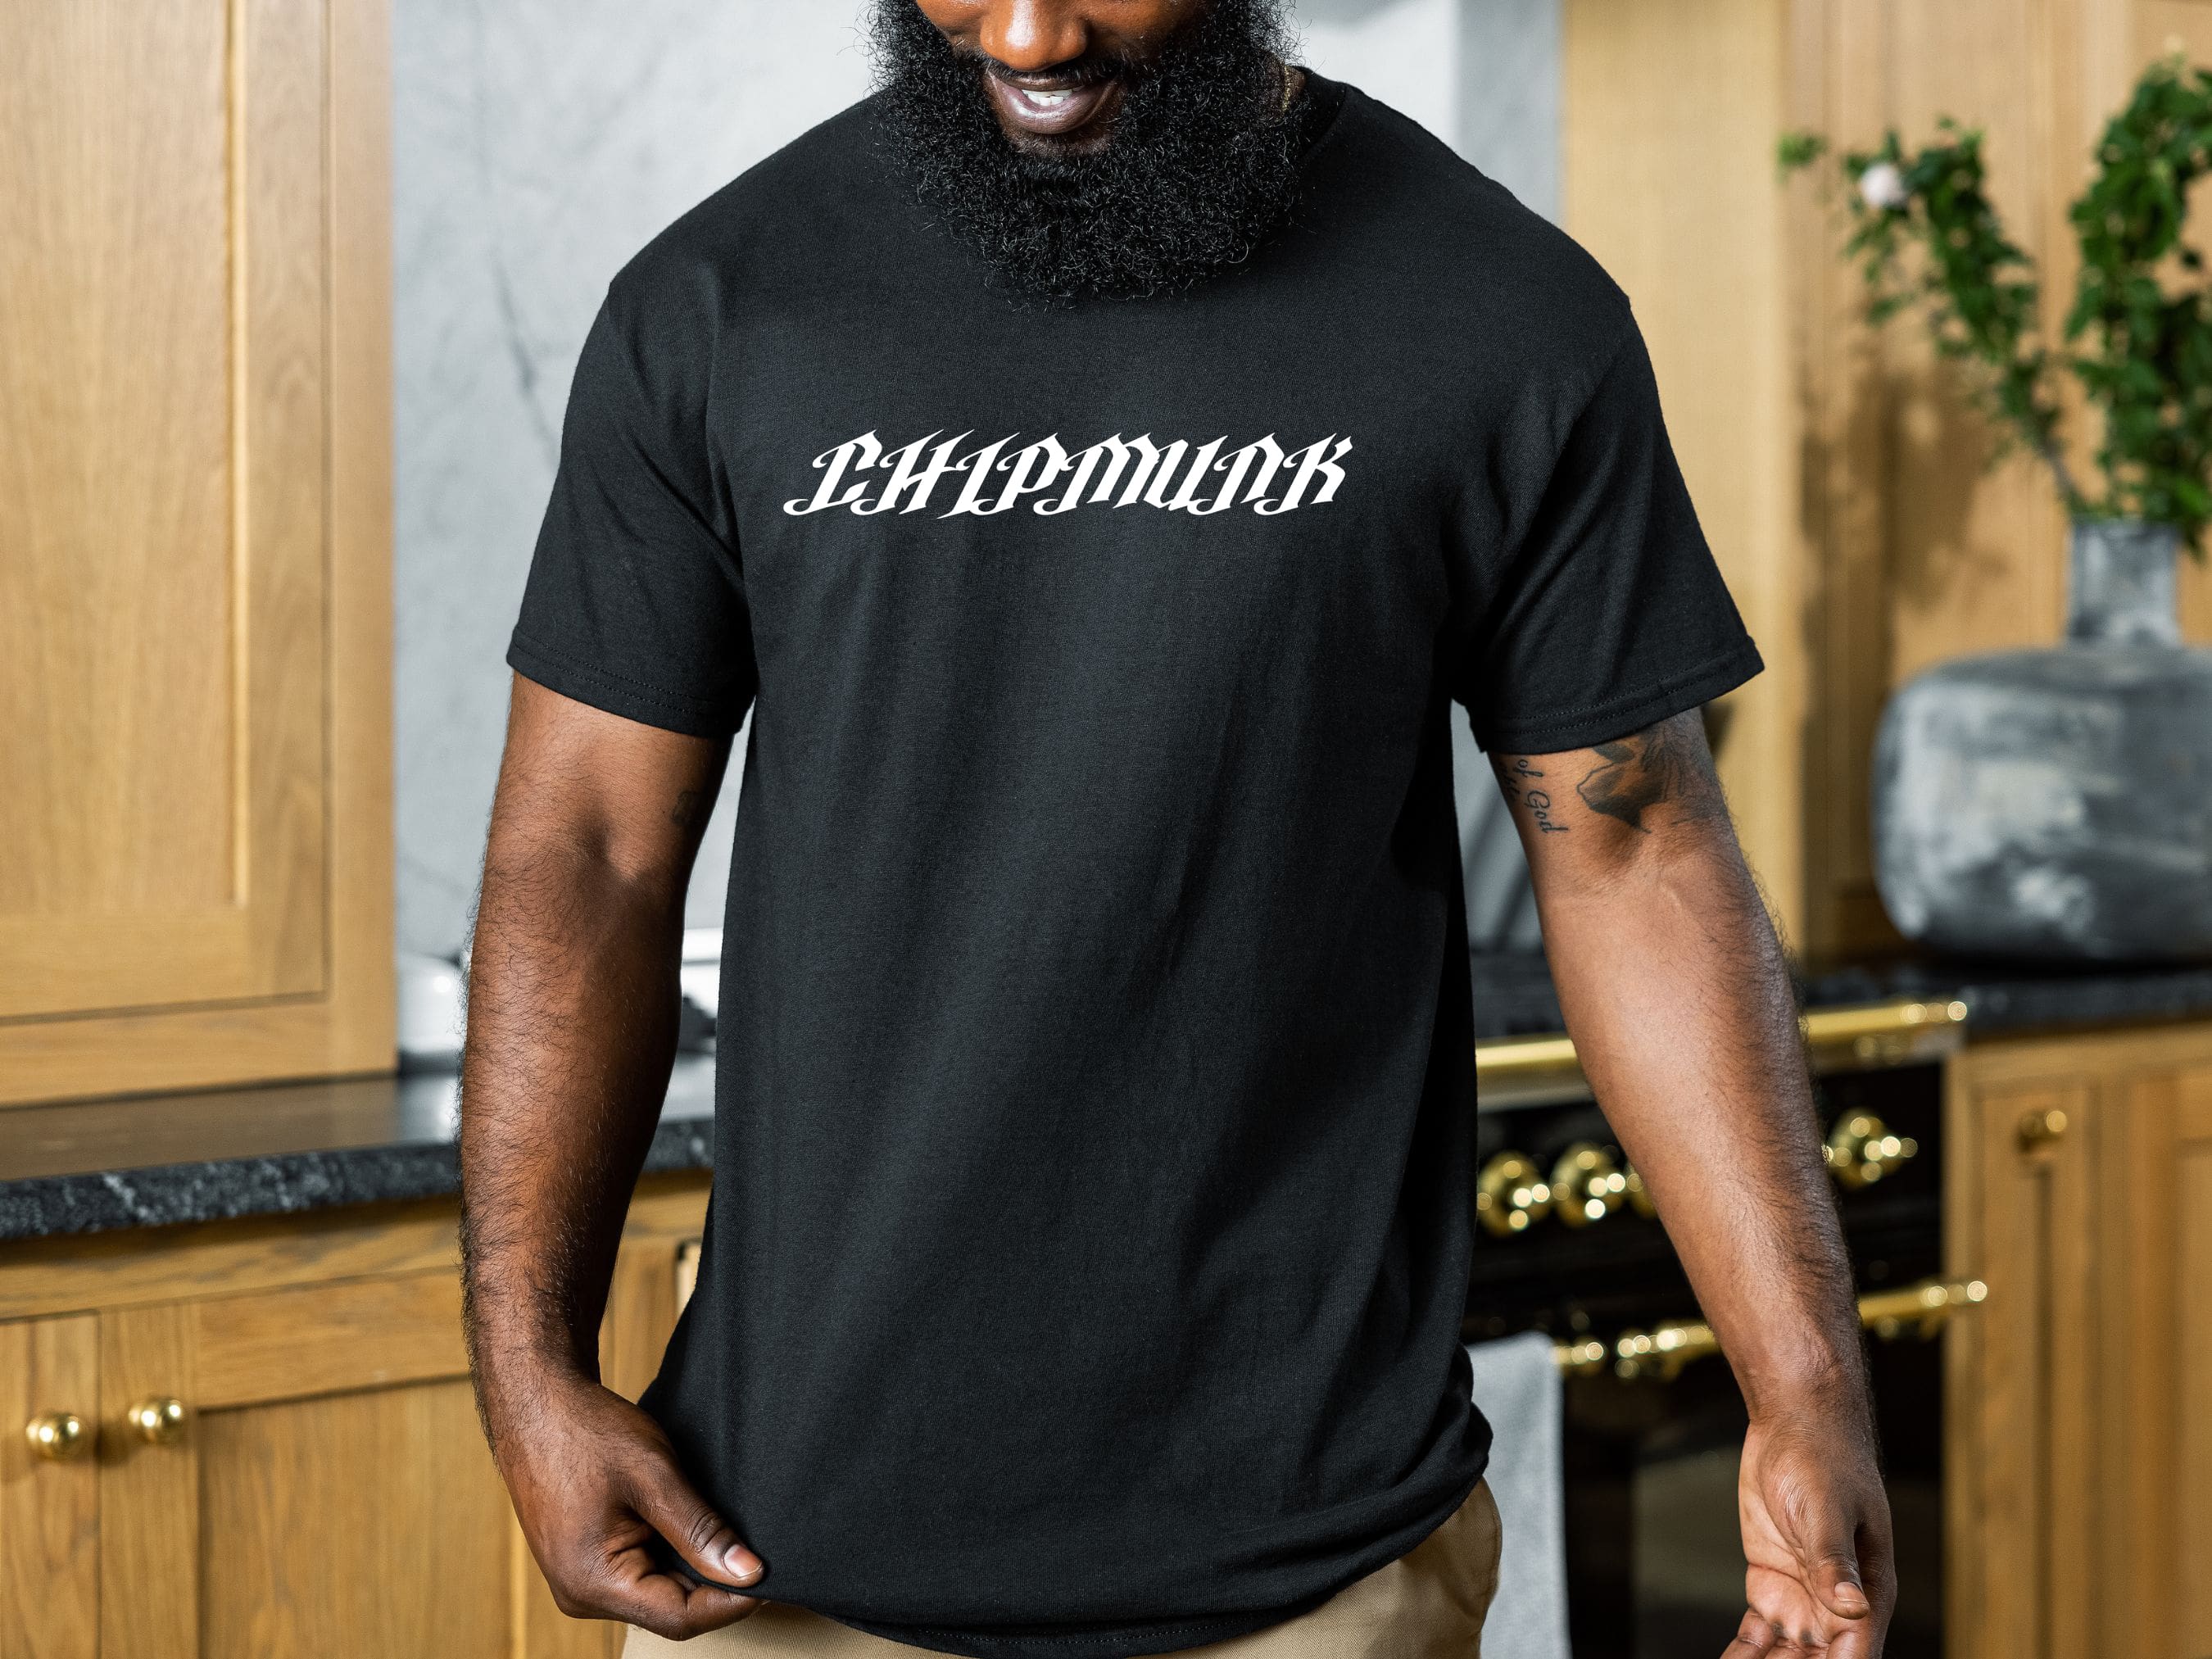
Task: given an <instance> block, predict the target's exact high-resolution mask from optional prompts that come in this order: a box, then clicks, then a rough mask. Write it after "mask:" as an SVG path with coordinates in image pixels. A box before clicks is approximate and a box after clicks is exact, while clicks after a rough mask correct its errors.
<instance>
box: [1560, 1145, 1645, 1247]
mask: <svg viewBox="0 0 2212 1659" xmlns="http://www.w3.org/2000/svg"><path fill="white" fill-rule="evenodd" d="M1627 1196H1628V1177H1627V1176H1625V1175H1623V1174H1622V1173H1621V1171H1620V1165H1619V1164H1616V1163H1614V1162H1613V1155H1612V1154H1611V1153H1610V1152H1607V1151H1606V1150H1605V1149H1604V1148H1603V1147H1601V1146H1595V1145H1594V1144H1592V1143H1591V1142H1589V1141H1587V1140H1577V1142H1576V1143H1575V1144H1574V1145H1573V1146H1570V1147H1568V1148H1567V1150H1566V1151H1565V1152H1562V1153H1560V1154H1559V1162H1558V1163H1557V1164H1553V1166H1552V1207H1553V1210H1555V1211H1556V1212H1558V1213H1559V1219H1560V1220H1562V1221H1564V1222H1565V1223H1566V1224H1567V1225H1569V1226H1570V1227H1587V1226H1588V1225H1589V1224H1590V1223H1591V1222H1593V1221H1602V1220H1604V1219H1605V1218H1606V1217H1607V1216H1609V1215H1611V1214H1612V1213H1613V1212H1614V1211H1615V1210H1617V1209H1619V1208H1620V1206H1621V1203H1622V1200H1625V1199H1626V1198H1627Z"/></svg>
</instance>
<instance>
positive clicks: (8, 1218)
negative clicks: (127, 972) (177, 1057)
mask: <svg viewBox="0 0 2212 1659" xmlns="http://www.w3.org/2000/svg"><path fill="white" fill-rule="evenodd" d="M457 1124H458V1117H457V1115H456V1090H455V1085H454V1079H453V1078H451V1077H450V1076H413V1077H397V1078H369V1079H343V1080H339V1081H337V1082H331V1083H314V1084H297V1085H276V1086H273V1087H268V1088H257V1089H229V1090H219V1091H207V1092H204V1093H195V1094H185V1095H172V1096H163V1097H146V1098H140V1099H133V1100H117V1101H92V1102H85V1103H76V1104H70V1105H56V1106H33V1107H26V1108H21V1109H15V1110H10V1111H0V1243H4V1242H7V1241H9V1240H15V1239H26V1238H49V1237H60V1236H63V1235H65V1234H73V1233H95V1232H110V1231H116V1230H118V1229H122V1228H131V1227H161V1226H168V1225H175V1224H178V1223H183V1222H197V1221H225V1220H233V1219H236V1218H241V1217H246V1216H264V1215H291V1214H297V1213H299V1212H303V1211H308V1210H323V1209H330V1208H333V1207H335V1206H339V1205H346V1204H376V1203H386V1202H391V1201H394V1200H406V1199H422V1198H436V1197H441V1196H443V1195H446V1194H452V1193H455V1192H458V1191H459V1189H460V1162H459V1156H458V1154H457V1152H456V1151H455V1149H454V1145H453V1135H454V1131H455V1128H456V1127H457ZM713 1161H714V1060H713V1058H712V1057H711V1056H709V1055H704V1054H687V1055H685V1056H684V1057H683V1058H682V1059H681V1060H678V1062H677V1066H676V1070H675V1073H674V1075H673V1076H672V1077H671V1079H670V1082H669V1090H668V1099H667V1103H666V1104H665V1107H664V1108H663V1109H662V1114H661V1120H660V1125H659V1128H658V1129H657V1130H656V1131H655V1132H654V1133H653V1146H652V1149H651V1151H650V1152H648V1153H647V1158H646V1169H647V1171H648V1172H659V1171H667V1170H704V1169H707V1168H708V1167H710V1166H711V1164H713Z"/></svg>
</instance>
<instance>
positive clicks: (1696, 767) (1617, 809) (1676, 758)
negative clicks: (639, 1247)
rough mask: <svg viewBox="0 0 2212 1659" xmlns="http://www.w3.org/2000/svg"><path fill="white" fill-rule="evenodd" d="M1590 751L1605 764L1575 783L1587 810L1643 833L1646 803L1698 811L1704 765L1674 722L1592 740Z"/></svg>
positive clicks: (1681, 729)
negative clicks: (1615, 737)
mask: <svg viewBox="0 0 2212 1659" xmlns="http://www.w3.org/2000/svg"><path fill="white" fill-rule="evenodd" d="M1595 754H1596V755H1597V757H1598V758H1599V759H1601V761H1603V762H1604V763H1605V764H1604V765H1602V766H1600V767H1598V768H1597V769H1595V771H1593V772H1591V773H1590V774H1589V775H1588V776H1587V777H1585V778H1583V781H1581V782H1580V783H1578V784H1577V785H1576V786H1575V793H1577V794H1578V795H1580V796H1581V797H1582V798H1583V802H1584V804H1585V805H1588V806H1589V809H1590V811H1593V812H1602V813H1604V814H1605V816H1606V817H1609V818H1618V819H1619V820H1620V822H1621V823H1625V824H1626V825H1627V826H1628V827H1629V828H1630V829H1640V830H1644V833H1646V834H1647V835H1648V834H1649V833H1650V831H1649V829H1646V827H1645V825H1644V812H1645V811H1646V810H1647V809H1648V808H1650V807H1653V806H1656V805H1660V804H1662V802H1664V803H1671V804H1673V805H1678V806H1680V807H1682V808H1684V809H1685V810H1686V811H1690V812H1692V814H1694V813H1695V812H1697V811H1698V810H1699V805H1701V802H1700V799H1699V798H1700V797H1701V796H1702V795H1703V794H1704V793H1705V787H1704V786H1705V783H1706V781H1707V780H1706V777H1705V772H1706V767H1705V763H1704V762H1703V760H1702V758H1701V757H1700V756H1699V754H1698V751H1697V745H1696V744H1693V743H1692V742H1691V740H1690V738H1689V736H1688V733H1687V732H1686V731H1685V730H1684V728H1683V727H1682V726H1680V724H1679V723H1678V722H1676V721H1674V720H1662V721H1660V722H1659V724H1658V725H1656V726H1652V727H1651V728H1650V730H1649V731H1644V732H1638V733H1636V735H1635V736H1633V737H1629V738H1621V739H1620V741H1618V742H1615V743H1601V744H1596V745H1595Z"/></svg>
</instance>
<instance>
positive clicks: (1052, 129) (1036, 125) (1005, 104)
mask: <svg viewBox="0 0 2212 1659" xmlns="http://www.w3.org/2000/svg"><path fill="white" fill-rule="evenodd" d="M989 80H990V83H991V98H992V101H993V102H994V103H995V104H996V105H997V106H998V108H999V113H1000V116H1002V117H1003V118H1005V120H1006V124H1007V125H1009V126H1012V127H1014V128H1016V129H1018V130H1019V131H1023V132H1029V133H1035V134H1036V135H1037V136H1038V137H1058V136H1059V135H1060V134H1062V133H1069V132H1073V131H1076V130H1077V129H1078V128H1079V127H1083V126H1086V125H1089V124H1090V123H1091V121H1093V120H1095V119H1096V118H1097V116H1098V113H1099V112H1100V111H1101V110H1102V109H1103V108H1104V107H1105V106H1106V102H1107V100H1109V98H1111V97H1112V96H1113V94H1114V88H1115V83H1114V82H1111V81H1094V82H1091V83H1090V84H1088V85H1086V86H1080V87H1073V88H1069V89H1068V90H1067V91H1066V92H1062V93H1049V94H1040V93H1030V92H1024V90H1023V89H1022V88H1020V87H1018V86H1016V85H1015V84H1014V83H1013V82H1010V81H1003V80H1000V78H999V77H998V76H995V75H994V76H990V77H989Z"/></svg>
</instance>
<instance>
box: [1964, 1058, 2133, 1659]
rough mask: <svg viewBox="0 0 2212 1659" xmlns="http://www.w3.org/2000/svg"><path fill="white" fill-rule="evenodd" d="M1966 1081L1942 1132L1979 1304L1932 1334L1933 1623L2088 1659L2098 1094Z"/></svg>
mask: <svg viewBox="0 0 2212 1659" xmlns="http://www.w3.org/2000/svg"><path fill="white" fill-rule="evenodd" d="M1979 1058H1980V1056H1976V1055H1969V1057H1968V1058H1967V1060H1964V1061H1961V1062H1960V1066H1961V1067H1962V1069H1965V1068H1970V1067H1971V1066H1972V1065H1973V1063H1974V1062H1975V1060H1978V1059H1979ZM1969 1075H1970V1076H1971V1075H1972V1072H1971V1071H1969ZM2098 1106H2099V1101H2098V1092H2097V1089H2096V1087H2095V1085H2094V1084H2093V1082H2092V1081H2091V1080H2090V1079H2087V1078H2085V1077H2083V1076H2081V1074H2079V1073H2075V1072H2072V1071H2069V1070H2068V1069H2066V1068H2065V1067H2063V1066H2061V1067H2059V1068H2057V1069H2056V1070H2054V1071H2053V1072H2052V1073H2050V1074H2047V1075H2042V1076H2037V1075H2028V1076H2024V1077H2021V1078H2017V1079H2012V1078H2003V1079H1989V1080H1986V1081H1980V1080H1978V1086H1972V1087H1970V1088H1969V1089H1968V1091H1966V1093H1965V1094H1964V1097H1963V1098H1962V1099H1960V1100H1959V1101H1958V1102H1956V1103H1955V1104H1954V1113H1953V1115H1952V1118H1951V1124H1950V1132H1949V1135H1948V1144H1949V1145H1950V1146H1952V1147H1954V1148H1956V1149H1957V1151H1956V1152H1955V1153H1954V1156H1953V1157H1952V1158H1950V1159H1949V1160H1948V1173H1949V1180H1950V1191H1949V1193H1948V1194H1947V1200H1948V1203H1947V1209H1948V1226H1949V1229H1950V1231H1951V1238H1952V1244H1951V1247H1950V1248H1951V1251H1952V1261H1953V1267H1954V1271H1956V1272H1958V1273H1961V1274H1962V1275H1964V1276H1966V1277H1970V1278H1978V1279H1982V1280H1984V1282H1985V1283H1986V1284H1987V1285H1989V1299H1988V1301H1987V1302H1985V1303H1984V1304H1983V1305H1982V1306H1981V1307H1979V1308H1978V1309H1977V1310H1975V1311H1974V1313H1973V1315H1972V1317H1970V1318H1966V1319H1961V1320H1958V1321H1956V1322H1954V1323H1953V1324H1952V1325H1951V1326H1950V1327H1949V1328H1948V1329H1947V1332H1946V1334H1945V1343H1946V1349H1947V1353H1946V1370H1947V1373H1948V1381H1947V1387H1946V1391H1945V1395H1946V1411H1947V1416H1948V1445H1947V1455H1946V1458H1945V1467H1944V1500H1945V1506H1946V1509H1947V1510H1948V1516H1947V1524H1946V1534H1947V1536H1948V1540H1949V1542H1950V1545H1951V1547H1950V1549H1949V1552H1948V1556H1949V1559H1948V1571H1947V1579H1948V1598H1947V1601H1948V1604H1947V1606H1946V1607H1945V1613H1944V1623H1945V1628H1946V1629H1947V1631H1948V1632H1949V1636H1948V1643H1949V1646H1950V1650H1951V1655H1952V1659H2101V1655H2100V1650H2099V1648H2098V1646H2097V1645H2096V1638H2095V1634H2094V1629H2093V1593H2094V1576H2095V1572H2096V1566H2095V1564H2094V1559H2093V1546H2094V1543H2095V1540H2096V1522H2095V1518H2094V1505H2095V1499H2096V1480H2095V1461H2094V1457H2093V1446H2092V1445H2091V1443H2090V1425H2091V1423H2092V1422H2093V1418H2092V1416H2091V1413H2092V1411H2093V1405H2094V1399H2095V1387H2094V1384H2095V1381H2096V1374H2095V1364H2094V1355H2093V1352H2092V1350H2091V1347H2090V1338H2089V1329H2090V1321H2091V1320H2092V1318H2093V1306H2094V1296H2095V1273H2096V1267H2097V1254H2098V1252H2097V1243H2098V1240H2097V1236H2096V1227H2095V1224H2096V1218H2097V1210H2096V1202H2097V1200H2096V1187H2097V1180H2096V1177H2097V1173H2098V1171H2097V1152H2098V1146H2097V1142H2098V1132H2099V1130H2100V1128H2101V1127H2102V1124H2101V1121H2100V1116H2099V1113H2098ZM2024 1131H2025V1133H2023V1132H2024Z"/></svg>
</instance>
